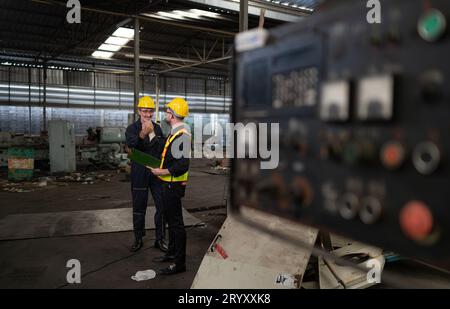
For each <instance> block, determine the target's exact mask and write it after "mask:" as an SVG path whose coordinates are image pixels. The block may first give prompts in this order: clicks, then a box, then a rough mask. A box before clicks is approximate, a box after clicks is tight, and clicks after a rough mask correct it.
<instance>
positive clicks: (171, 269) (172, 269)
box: [158, 264, 186, 275]
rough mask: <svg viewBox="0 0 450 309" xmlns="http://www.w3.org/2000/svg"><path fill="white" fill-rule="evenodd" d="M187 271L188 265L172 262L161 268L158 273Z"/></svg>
mask: <svg viewBox="0 0 450 309" xmlns="http://www.w3.org/2000/svg"><path fill="white" fill-rule="evenodd" d="M185 271H186V265H184V264H183V265H177V264H170V265H169V266H168V267H166V268H163V269H160V270H159V271H158V274H160V275H174V274H178V273H182V272H185Z"/></svg>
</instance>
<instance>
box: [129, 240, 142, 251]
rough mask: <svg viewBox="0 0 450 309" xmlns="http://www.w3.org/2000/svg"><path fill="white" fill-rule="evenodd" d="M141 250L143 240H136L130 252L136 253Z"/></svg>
mask: <svg viewBox="0 0 450 309" xmlns="http://www.w3.org/2000/svg"><path fill="white" fill-rule="evenodd" d="M141 248H142V238H136V239H135V240H134V243H133V245H132V246H131V248H130V251H131V252H136V251H138V250H139V249H141Z"/></svg>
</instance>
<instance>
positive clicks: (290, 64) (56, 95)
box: [0, 0, 450, 293]
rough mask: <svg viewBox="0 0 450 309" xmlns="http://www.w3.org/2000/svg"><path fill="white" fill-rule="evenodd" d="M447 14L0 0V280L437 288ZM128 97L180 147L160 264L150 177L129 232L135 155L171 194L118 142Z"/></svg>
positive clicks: (40, 285)
mask: <svg viewBox="0 0 450 309" xmlns="http://www.w3.org/2000/svg"><path fill="white" fill-rule="evenodd" d="M356 2H357V3H356ZM366 2H367V3H366ZM378 6H381V7H378ZM378 8H379V9H380V11H377V9H378ZM405 11H408V12H410V15H408V16H406V14H403V15H402V13H404V12H405ZM377 14H381V15H380V16H381V19H380V20H378V21H377V18H378V17H380V16H377ZM366 17H367V21H366ZM448 21H450V4H449V3H447V1H445V0H429V1H428V0H413V1H410V0H407V1H405V0H393V1H385V0H380V1H365V0H364V1H363V0H357V1H352V0H346V1H325V0H279V1H274V0H243V1H234V0H135V1H130V0H109V1H94V0H86V1H83V0H81V1H73V0H70V1H66V0H20V1H17V0H14V1H13V0H2V1H1V2H0V205H1V206H0V288H1V289H183V290H184V289H265V290H273V289H291V290H292V289H302V290H307V289H396V288H433V289H442V288H444V289H448V288H450V237H449V235H450V225H448V222H449V221H450V211H449V209H448V203H449V199H448V195H446V191H447V190H448V188H449V185H450V165H449V162H450V157H449V154H450V144H449V133H450V127H449V120H448V119H449V116H450V104H449V102H450V87H448V86H449V85H450V84H449V82H450V59H449V58H448V54H449V53H450V30H449V29H448V27H449V26H448ZM137 30H138V31H137ZM358 31H360V32H359V33H358ZM367 33H368V37H367V38H366V37H365V35H366V34H367ZM439 59H440V60H439ZM422 86H423V88H421V87H422ZM421 89H422V90H421ZM148 97H150V99H149V100H150V102H151V104H152V105H151V106H150V105H145V104H147V103H145V104H144V103H142V102H144V101H145V100H147V99H148ZM143 98H144V99H143ZM181 101H182V102H186V103H187V105H188V108H189V112H188V115H187V116H184V115H182V116H183V117H180V116H179V115H178V114H177V111H176V110H175V109H173V108H172V107H168V106H166V105H167V104H169V105H170V106H172V105H171V104H175V103H176V102H181ZM145 102H148V101H145ZM174 102H175V103H174ZM365 102H367V103H365ZM406 102H408V103H406ZM141 104H144V105H145V106H144V105H141ZM148 104H150V103H148ZM407 104H411V105H408V106H413V107H414V108H407ZM143 106H144V107H143ZM144 109H147V112H148V110H149V109H150V110H151V117H152V121H153V123H154V125H153V128H152V130H154V133H155V134H156V135H157V136H156V139H158V141H159V140H160V138H159V137H158V133H157V131H156V129H157V126H158V125H159V126H160V127H161V130H162V137H161V138H163V137H167V142H165V144H164V142H163V143H162V146H164V149H165V151H164V152H163V156H164V155H166V150H167V147H168V143H169V141H171V139H170V136H172V137H174V136H175V135H176V134H175V135H173V132H174V131H173V130H174V128H175V127H176V126H173V125H172V124H170V123H168V122H167V119H168V117H169V118H170V117H172V118H170V119H172V120H173V121H176V120H180V119H181V120H180V121H182V122H183V123H184V124H185V125H186V126H187V127H188V128H189V129H190V133H189V135H190V143H191V154H195V153H196V150H199V153H200V155H193V156H191V157H190V159H189V172H188V175H189V176H188V177H189V178H188V180H187V181H186V179H187V178H186V179H185V180H184V182H180V183H182V185H183V186H185V193H184V197H182V198H181V205H182V209H180V211H181V213H182V217H183V220H184V221H183V224H184V231H185V235H186V245H185V262H184V260H183V266H182V267H181V266H179V265H178V264H173V265H175V266H176V267H177V268H176V271H173V272H170V273H169V275H167V269H169V270H170V267H171V266H169V268H163V270H162V272H161V271H160V269H161V268H162V267H166V266H168V265H169V264H168V263H164V262H167V261H168V260H169V256H168V255H167V254H168V253H165V252H167V248H166V250H164V248H163V247H164V242H165V243H166V245H167V244H168V246H169V248H168V250H169V251H171V250H172V249H173V248H174V247H171V246H172V245H173V246H179V239H178V238H176V237H175V236H173V235H175V230H176V229H175V227H173V226H172V225H171V224H172V223H168V224H166V222H164V223H163V225H164V227H163V229H164V231H166V232H165V236H163V238H162V240H161V236H158V233H157V231H156V230H157V226H158V224H159V226H161V222H160V223H157V220H156V217H157V216H158V215H157V212H158V211H159V210H158V207H159V206H157V205H156V203H155V199H154V196H155V192H154V191H153V190H154V189H153V187H151V188H150V189H151V190H149V187H148V185H145V188H143V189H139V190H146V191H145V192H147V195H148V201H147V199H146V198H144V201H145V202H144V203H145V205H144V206H145V207H146V210H145V209H144V218H145V219H143V220H144V221H145V228H144V234H145V236H143V237H142V236H140V237H142V243H140V244H136V240H137V239H138V236H136V235H138V234H136V229H137V225H138V224H137V223H136V222H137V221H136V220H137V219H136V216H137V215H136V211H137V210H136V209H135V207H136V206H135V205H136V204H137V203H138V202H137V197H136V196H137V195H136V194H137V193H135V190H138V189H136V188H135V187H134V185H133V183H136V182H137V181H139V180H137V177H138V174H137V172H136V170H137V166H140V168H142V169H141V170H140V171H142V170H143V171H144V172H146V173H147V174H148V175H151V177H153V178H151V179H153V180H151V181H156V182H158V183H162V184H163V185H162V187H163V188H165V189H162V190H163V195H164V194H166V193H167V192H174V191H170V190H172V189H171V188H172V187H171V185H168V188H169V189H167V188H166V187H165V185H166V184H167V183H165V182H166V181H167V180H164V179H163V177H162V176H161V177H159V178H158V175H157V174H155V171H154V170H155V169H156V170H162V168H163V161H164V159H162V161H158V166H153V167H152V168H150V167H148V166H147V168H145V166H144V165H143V163H142V162H139V161H138V159H135V157H134V156H133V155H134V154H135V152H134V149H133V147H134V146H132V145H131V144H130V142H129V138H130V134H131V133H130V128H132V127H133V125H137V124H138V126H139V128H141V126H142V128H143V126H144V124H143V123H144V120H142V117H141V116H140V115H144V111H143V110H144ZM168 115H169V116H168ZM180 115H181V114H180ZM141 121H142V123H141ZM237 123H243V124H250V123H256V124H257V125H258V124H259V127H258V130H257V129H256V126H255V131H254V132H253V131H247V132H248V135H245V134H244V135H243V136H248V139H249V140H250V142H249V140H247V141H244V142H241V140H240V139H239V137H238V138H237V139H233V138H230V137H229V136H228V135H227V134H225V133H226V132H228V131H227V128H228V127H227V126H228V125H230V124H235V125H236V124H237ZM263 123H268V124H269V127H270V130H269V134H268V135H269V136H272V137H274V132H278V133H279V136H276V137H275V139H276V143H275V141H274V140H271V141H269V144H270V145H271V147H272V148H271V149H270V150H271V151H268V150H269V149H268V148H266V152H265V153H264V152H263V149H261V145H262V142H261V141H260V140H261V139H263V138H264V137H266V136H265V135H264V134H265V133H261V132H262V131H263V130H262V127H261V124H263ZM274 123H276V124H277V126H273V124H274ZM156 124H158V125H156ZM271 125H272V126H271ZM235 128H236V126H235ZM275 128H276V130H275ZM142 130H144V129H142ZM267 130H268V129H267V128H266V130H265V132H266V133H267V132H268V131H267ZM140 132H141V133H142V132H143V131H140ZM149 132H150V131H149ZM255 132H259V135H258V134H257V133H255ZM141 133H139V132H137V134H138V135H139V134H141ZM253 133H254V135H252V134H253ZM150 134H153V131H151V133H150ZM233 134H234V133H233ZM237 134H239V133H237ZM144 135H145V134H144ZM147 135H148V132H147ZM233 136H234V135H233ZM278 137H279V138H278ZM146 138H148V139H149V140H150V141H152V140H153V139H152V138H153V137H152V136H151V135H149V136H148V137H147V136H146ZM245 138H246V137H244V140H245ZM139 139H141V141H142V140H145V139H144V138H143V137H142V136H141V135H139ZM256 140H258V145H259V152H258V151H255V152H258V153H257V154H256V155H255V156H253V157H252V156H251V155H250V157H249V158H247V157H246V156H245V155H247V153H248V152H247V151H246V150H245V149H246V148H245V147H247V146H248V147H249V149H250V150H249V152H250V153H251V144H252V141H253V142H255V143H256ZM164 141H165V140H164ZM372 141H373V143H372ZM234 142H235V143H236V144H234V145H235V148H239V146H242V145H243V147H244V156H241V157H240V156H239V151H237V153H238V155H237V156H236V157H234V156H229V155H228V149H230V148H232V149H234V148H233V147H232V144H233V143H234ZM266 146H267V144H266ZM277 146H279V147H278V149H276V150H277V155H276V158H277V160H278V161H279V162H276V163H277V164H278V165H277V166H276V167H275V168H273V167H272V168H268V169H264V168H263V166H264V164H263V163H267V162H265V161H267V159H268V156H269V157H270V159H273V158H274V157H275V154H274V153H275V152H274V151H275V147H277ZM155 147H156V146H155ZM269 148H270V147H269ZM136 149H138V150H141V151H144V150H142V149H140V148H139V147H136ZM155 149H156V148H155ZM207 150H208V151H209V152H208V151H207ZM278 150H279V155H278ZM268 152H269V153H270V155H268V154H267V153H268ZM160 155H161V152H159V156H160ZM157 157H158V156H157ZM158 158H159V159H161V157H158ZM172 159H173V158H172ZM173 160H175V161H176V160H177V159H173ZM159 162H161V163H159ZM168 162H169V161H168V160H166V163H165V164H169V163H168ZM170 162H173V161H170ZM164 167H165V168H166V169H167V168H168V167H167V165H164ZM168 170H169V173H170V172H171V168H168ZM150 171H151V172H150ZM152 173H154V174H152ZM147 174H146V175H147ZM172 174H173V172H172ZM155 175H156V176H155ZM161 175H162V174H161ZM169 175H170V174H169ZM183 175H184V174H183ZM186 175H187V174H186ZM139 177H141V176H139ZM142 177H143V176H142ZM146 177H150V176H146ZM172 177H174V176H173V175H172ZM186 177H187V176H186ZM172 179H173V178H172ZM186 182H187V185H186ZM178 184H179V183H177V185H178ZM164 190H169V191H167V192H166V191H164ZM164 192H166V193H164ZM163 200H164V201H166V200H169V199H167V198H166V196H165V195H164V199H163ZM162 204H163V205H162V206H161V207H163V208H164V209H166V208H165V207H167V206H164V205H165V202H163V203H162ZM158 205H159V204H158ZM145 211H146V212H145ZM162 213H163V214H162V218H165V219H164V220H168V222H173V221H170V220H171V219H170V218H169V219H167V218H166V214H167V213H169V212H168V211H167V213H166V212H165V211H162ZM168 216H171V215H170V214H169V215H168ZM172 220H173V219H172ZM172 228H173V233H172ZM177 228H179V227H177ZM163 234H164V233H163ZM139 239H141V238H139ZM174 239H175V240H174ZM133 241H134V243H133ZM161 241H162V242H161ZM136 246H137V248H136ZM130 247H131V248H130ZM171 248H172V249H171ZM177 248H178V247H177ZM164 254H166V255H164ZM177 254H178V253H177ZM161 256H163V257H166V258H167V261H166V260H163V261H162V262H163V263H161V260H159V261H158V257H161ZM170 258H172V257H171V256H170ZM174 259H175V260H176V259H177V258H174ZM177 261H178V260H177ZM177 263H178V262H177ZM164 269H165V270H166V273H164ZM305 293H306V292H305Z"/></svg>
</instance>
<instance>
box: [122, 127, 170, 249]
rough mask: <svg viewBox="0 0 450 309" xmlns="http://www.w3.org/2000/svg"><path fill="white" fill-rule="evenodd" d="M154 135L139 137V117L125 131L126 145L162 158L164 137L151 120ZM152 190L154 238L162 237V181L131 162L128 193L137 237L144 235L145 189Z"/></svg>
mask: <svg viewBox="0 0 450 309" xmlns="http://www.w3.org/2000/svg"><path fill="white" fill-rule="evenodd" d="M152 123H153V127H154V133H155V137H153V139H152V140H151V141H150V139H149V137H148V136H146V137H145V139H141V138H140V136H139V133H140V132H141V129H142V123H141V120H140V119H139V120H138V121H136V122H134V123H132V124H131V125H129V126H128V127H127V130H126V132H125V136H126V144H127V146H128V148H135V149H137V150H140V151H143V152H145V153H147V154H149V155H152V156H154V157H156V158H158V159H161V150H160V147H158V146H159V144H160V143H161V141H160V140H163V141H164V140H165V139H164V136H163V133H162V130H161V127H160V126H159V125H158V124H157V123H155V122H153V121H152ZM149 188H150V191H151V192H152V196H153V200H154V202H155V207H156V212H155V218H154V219H155V228H156V241H159V240H163V239H164V236H165V224H164V219H163V201H162V187H161V181H160V180H159V178H158V177H156V176H155V175H153V174H152V173H151V171H150V170H149V169H147V168H146V167H145V166H142V165H140V164H137V163H135V162H131V195H132V199H133V229H134V235H135V237H136V239H140V238H142V237H143V236H144V235H145V213H146V210H147V201H148V189H149Z"/></svg>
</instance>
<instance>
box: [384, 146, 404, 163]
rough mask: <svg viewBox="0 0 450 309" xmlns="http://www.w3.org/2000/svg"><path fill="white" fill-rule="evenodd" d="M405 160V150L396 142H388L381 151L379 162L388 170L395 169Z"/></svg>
mask: <svg viewBox="0 0 450 309" xmlns="http://www.w3.org/2000/svg"><path fill="white" fill-rule="evenodd" d="M404 160H405V149H404V148H403V146H402V145H401V144H400V143H398V142H388V143H386V144H385V145H384V146H383V148H382V149H381V161H382V162H383V165H384V166H385V167H386V168H388V169H391V170H393V169H396V168H398V167H400V166H401V165H402V164H403V161H404Z"/></svg>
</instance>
